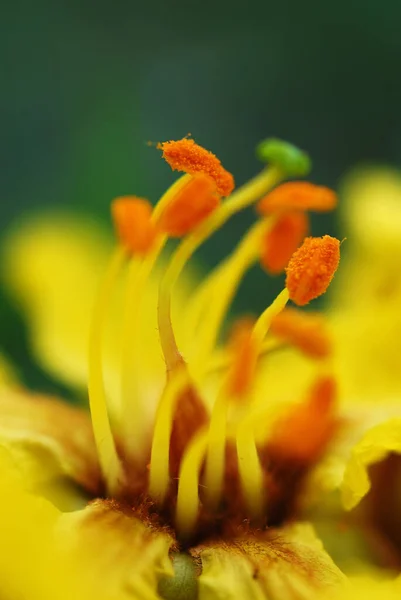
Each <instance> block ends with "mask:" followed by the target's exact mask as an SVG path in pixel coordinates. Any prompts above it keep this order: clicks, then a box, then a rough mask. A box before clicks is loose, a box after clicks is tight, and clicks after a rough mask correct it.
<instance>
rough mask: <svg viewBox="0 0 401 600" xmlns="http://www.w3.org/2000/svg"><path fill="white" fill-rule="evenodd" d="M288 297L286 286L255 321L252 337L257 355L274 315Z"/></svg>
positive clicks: (282, 306)
mask: <svg viewBox="0 0 401 600" xmlns="http://www.w3.org/2000/svg"><path fill="white" fill-rule="evenodd" d="M289 299H290V296H289V293H288V290H287V288H284V289H283V290H282V291H281V292H280V293H279V295H278V296H277V298H276V299H275V300H273V302H272V303H271V304H270V306H268V307H267V308H266V309H265V310H264V311H263V312H262V314H261V315H260V317H259V318H258V320H257V321H256V323H255V325H254V327H253V331H252V337H253V341H254V343H255V346H256V348H257V354H258V355H259V354H260V352H261V348H262V345H263V342H264V339H265V337H266V334H267V332H268V331H269V328H270V325H271V322H272V320H273V319H274V317H275V316H276V315H278V314H279V313H280V312H281V311H282V310H283V309H284V307H285V305H286V304H287V302H288V300H289Z"/></svg>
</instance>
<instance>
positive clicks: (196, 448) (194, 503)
mask: <svg viewBox="0 0 401 600" xmlns="http://www.w3.org/2000/svg"><path fill="white" fill-rule="evenodd" d="M206 443H207V432H206V431H205V430H204V429H201V430H200V431H199V432H198V433H197V434H196V435H195V437H194V438H193V439H192V441H191V443H190V445H189V447H188V449H187V451H186V453H185V454H184V458H183V460H182V463H181V468H180V473H179V480H178V493H177V506H176V528H177V530H178V533H179V536H180V537H181V539H185V538H188V537H189V536H190V535H191V533H193V530H194V528H195V524H196V519H197V516H198V512H199V476H200V471H201V468H202V463H203V459H204V456H205V450H206Z"/></svg>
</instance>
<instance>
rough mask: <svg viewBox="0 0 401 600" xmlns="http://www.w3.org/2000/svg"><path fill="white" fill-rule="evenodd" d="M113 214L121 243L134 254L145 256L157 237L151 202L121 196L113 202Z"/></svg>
mask: <svg viewBox="0 0 401 600" xmlns="http://www.w3.org/2000/svg"><path fill="white" fill-rule="evenodd" d="M111 213H112V217H113V221H114V226H115V229H116V233H117V236H118V238H119V240H120V242H121V243H122V244H123V245H124V246H125V247H126V248H127V250H129V252H131V253H132V254H145V253H146V252H147V251H148V250H149V249H150V248H151V247H152V244H153V242H154V239H155V235H156V231H155V228H154V225H153V224H152V222H151V215H152V205H151V204H150V202H149V201H148V200H146V199H145V198H138V197H137V196H121V197H119V198H116V199H115V200H113V202H112V205H111Z"/></svg>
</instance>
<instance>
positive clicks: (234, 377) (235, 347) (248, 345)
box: [227, 318, 257, 398]
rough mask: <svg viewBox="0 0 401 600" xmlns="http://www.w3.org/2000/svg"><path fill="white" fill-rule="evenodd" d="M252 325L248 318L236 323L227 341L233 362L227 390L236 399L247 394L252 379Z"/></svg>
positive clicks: (253, 360)
mask: <svg viewBox="0 0 401 600" xmlns="http://www.w3.org/2000/svg"><path fill="white" fill-rule="evenodd" d="M253 324H254V323H253V321H252V320H251V319H248V318H244V319H241V320H239V321H237V322H236V323H235V324H234V327H233V329H232V333H231V337H230V340H229V349H230V350H231V351H232V356H233V362H232V363H231V366H230V369H229V372H228V382H227V389H228V393H229V394H230V395H231V396H234V397H236V398H240V397H241V396H243V395H244V394H246V393H247V391H248V390H249V388H250V386H251V384H252V381H253V379H254V374H255V366H256V359H257V355H256V348H255V345H254V343H253V340H252V329H253Z"/></svg>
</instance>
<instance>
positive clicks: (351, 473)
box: [342, 418, 401, 510]
mask: <svg viewBox="0 0 401 600" xmlns="http://www.w3.org/2000/svg"><path fill="white" fill-rule="evenodd" d="M391 452H396V453H401V418H394V419H390V420H388V421H387V422H385V423H381V424H380V425H377V426H376V427H373V428H372V429H370V430H369V431H368V432H367V433H366V434H365V435H364V436H363V437H362V439H361V440H360V441H359V443H358V444H357V445H356V446H355V447H354V448H353V450H352V453H351V457H350V459H349V462H348V464H347V466H346V469H345V473H344V479H343V484H342V498H343V504H344V506H345V508H346V509H347V510H350V509H351V508H354V507H355V506H356V505H357V504H358V503H359V502H360V500H361V499H362V498H363V497H364V496H365V495H366V494H367V493H368V491H369V490H370V486H371V483H370V479H369V474H368V468H369V467H370V466H371V465H373V464H374V463H377V462H379V461H382V460H383V459H384V458H385V457H386V456H387V455H388V454H389V453H391Z"/></svg>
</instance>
